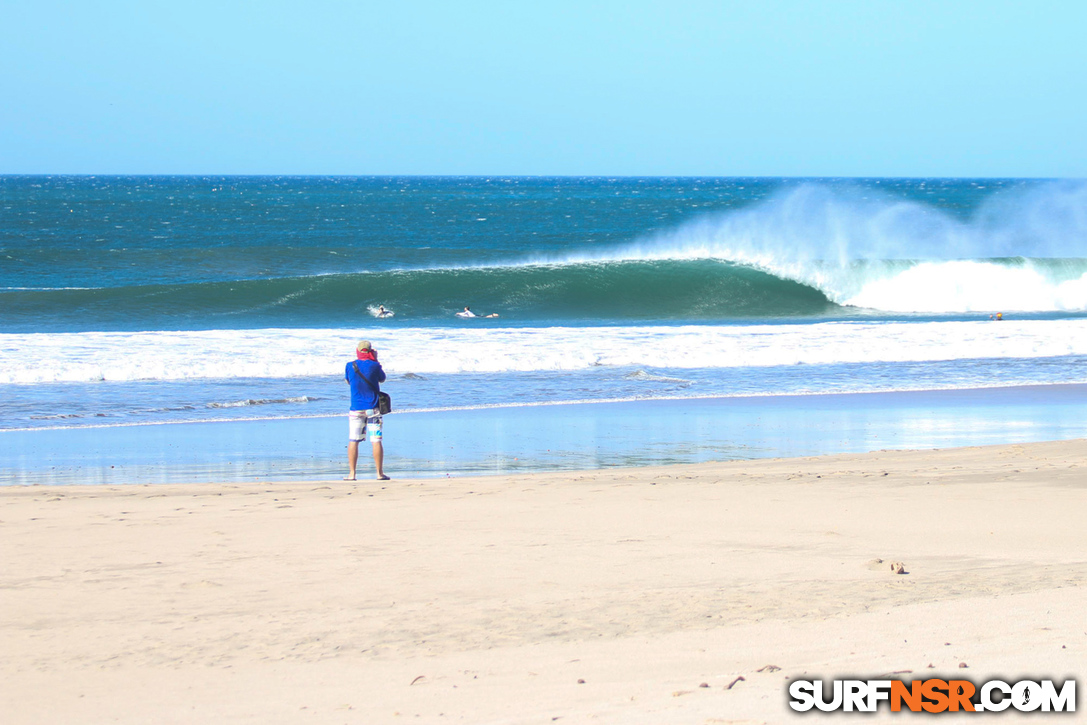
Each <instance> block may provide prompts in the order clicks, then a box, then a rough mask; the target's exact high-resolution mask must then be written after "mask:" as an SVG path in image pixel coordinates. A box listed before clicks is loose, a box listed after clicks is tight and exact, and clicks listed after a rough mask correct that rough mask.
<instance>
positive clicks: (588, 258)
mask: <svg viewBox="0 0 1087 725" xmlns="http://www.w3.org/2000/svg"><path fill="white" fill-rule="evenodd" d="M381 306H383V307H384V308H385V309H386V310H389V311H391V313H392V315H391V316H387V317H379V316H378V314H379V312H378V311H379V309H380V307H381ZM466 306H470V307H471V309H472V310H473V311H474V312H476V313H478V315H479V316H477V317H475V318H471V319H464V318H461V317H457V316H456V313H457V312H458V311H460V310H462V309H463V308H464V307H466ZM486 315H496V317H487V316H486ZM998 316H999V319H998ZM360 338H366V339H369V340H371V341H372V343H373V345H374V347H375V348H376V349H377V350H378V351H379V355H380V359H381V362H382V364H383V365H384V367H385V369H386V371H387V373H388V375H389V379H388V381H387V383H386V385H385V389H386V390H387V391H388V392H389V393H391V395H392V396H393V401H394V407H395V410H396V413H395V414H394V415H391V416H389V420H388V421H387V423H391V422H393V420H399V421H402V422H401V423H398V425H402V426H407V427H412V426H415V430H416V432H418V431H421V430H423V429H424V428H425V427H426V425H429V424H426V425H424V423H423V422H422V421H424V420H430V421H434V420H438V419H441V420H449V421H451V422H450V423H448V425H451V426H457V425H459V423H458V422H457V421H466V420H469V419H471V420H477V421H478V420H479V418H478V415H480V414H478V413H474V414H473V415H474V416H476V417H472V416H468V415H467V411H498V410H503V411H509V410H510V409H514V410H520V411H522V414H521V417H522V418H523V419H524V420H529V419H530V418H532V415H530V414H528V413H525V412H524V411H527V410H529V409H531V408H538V407H552V406H555V405H557V404H570V406H568V407H567V410H568V411H574V410H576V411H578V415H579V416H581V417H584V416H590V417H591V416H592V415H594V414H593V413H591V411H592V410H594V408H593V407H592V405H590V404H596V405H597V406H598V407H597V408H595V409H596V410H600V411H603V410H605V408H603V407H599V406H605V405H606V406H615V405H620V404H623V403H631V404H637V406H640V407H629V408H627V409H628V410H630V411H635V410H637V411H645V410H649V411H653V410H657V411H660V410H663V409H664V408H665V407H666V408H667V409H668V410H669V411H675V410H679V409H681V408H682V406H684V405H687V404H689V403H690V401H724V402H723V403H721V405H725V404H727V402H728V401H741V400H746V401H751V400H769V399H770V398H773V397H775V396H783V397H788V398H789V399H804V398H805V397H806V396H807V398H810V396H846V397H840V398H836V399H840V400H857V398H856V395H857V394H904V393H907V392H909V391H932V390H949V391H954V390H959V391H964V390H978V389H991V390H1010V389H1018V388H1022V387H1024V386H1030V387H1033V388H1037V387H1038V386H1055V387H1053V388H1052V389H1053V390H1058V389H1060V390H1066V389H1068V388H1065V387H1059V386H1068V385H1073V386H1075V385H1081V384H1085V383H1087V374H1085V370H1087V368H1085V365H1084V363H1085V361H1087V184H1084V183H1081V182H1071V181H1069V182H1061V181H1045V180H994V179H983V180H980V179H979V180H971V179H850V180H838V179H765V178H759V179H740V178H705V179H702V178H500V177H494V178H481V177H465V178H460V177H442V178H435V177H362V178H338V177H115V176H109V177H65V176H58V177H46V176H27V177H18V176H5V177H0V470H3V469H6V470H7V475H8V478H9V479H12V480H14V479H16V478H17V479H18V480H23V479H22V478H20V476H22V474H21V473H20V472H21V471H24V469H27V468H28V467H31V468H33V467H34V465H36V464H34V463H33V462H28V459H27V458H26V455H25V451H26V450H27V448H26V447H27V446H31V447H32V448H34V449H35V450H38V448H37V447H36V446H37V444H32V443H27V442H26V441H33V440H39V441H40V440H45V438H38V439H34V438H28V437H27V435H28V434H32V433H43V434H44V433H46V432H48V433H49V440H57V439H56V438H55V436H57V435H63V432H64V431H82V432H81V433H80V438H79V440H80V441H82V442H83V443H82V444H81V445H84V446H86V445H88V443H87V442H88V441H91V442H92V444H93V441H95V440H106V438H107V436H106V435H105V434H104V433H101V434H94V433H91V432H90V431H93V430H99V431H102V430H103V429H106V428H117V427H125V428H133V429H138V430H137V432H134V433H132V435H137V436H139V435H147V433H146V431H147V430H149V428H148V427H150V426H159V425H163V424H170V425H174V426H179V427H175V428H171V429H170V430H171V431H177V432H178V434H180V432H181V431H186V430H192V427H191V425H192V424H204V423H215V422H219V423H221V422H224V421H250V422H257V421H265V422H267V421H280V422H282V421H287V422H289V421H303V420H308V419H328V420H331V416H340V415H342V414H343V412H344V410H345V409H346V406H347V395H346V393H347V389H346V385H345V384H344V382H343V368H344V365H345V363H346V362H348V361H349V360H350V359H352V357H353V350H354V343H355V341H356V340H358V339H360ZM849 396H853V397H849ZM654 401H657V402H656V403H655V404H654ZM646 405H649V406H650V407H649V408H648V409H647V408H645V406H646ZM700 405H702V404H701V403H700ZM746 405H747V406H748V408H750V403H748V404H746ZM805 405H806V404H805ZM849 405H853V404H852V403H850V404H849ZM620 409H622V408H620ZM684 409H685V408H684ZM745 409H747V408H745ZM608 410H613V409H612V408H608ZM692 410H693V409H692ZM699 410H703V408H699ZM457 411H462V414H460V415H458V414H457ZM400 414H403V415H400ZM699 414H700V415H701V413H699ZM494 415H498V414H497V413H495V414H494ZM501 415H502V416H503V420H509V419H510V416H509V413H508V412H507V413H502V414H501ZM609 415H611V413H609ZM631 415H636V416H642V415H643V413H642V412H638V413H636V414H635V413H633V412H632V413H631ZM649 415H650V417H652V416H653V413H650V414H649ZM1039 415H1040V416H1042V417H1044V413H1039ZM427 416H430V418H429V419H428V418H427ZM515 418H516V416H515ZM411 420H415V421H417V422H415V423H412V422H411ZM488 420H497V418H494V417H493V416H492V418H490V419H488ZM280 425H281V426H282V425H285V424H283V423H280ZM299 425H301V424H299ZM336 425H339V422H337V423H336ZM1077 425H1078V423H1077V422H1076V421H1074V420H1073V421H1071V422H1070V423H1068V425H1067V426H1066V427H1065V428H1062V430H1063V431H1065V432H1064V433H1062V435H1075V434H1077V433H1076V431H1077V430H1078V429H1077V427H1076V426H1077ZM185 426H189V427H185ZM711 427H712V426H711ZM250 429H251V430H254V431H255V430H256V427H255V426H251V427H250ZM296 429H297V430H301V428H296ZM221 430H225V429H221ZM240 430H242V431H243V433H241V434H239V435H242V437H243V438H244V435H245V434H244V430H246V429H245V428H242V429H240ZM307 430H308V428H307ZM139 431H143V432H139ZM1084 432H1087V429H1085V430H1084V431H1082V432H1080V433H1078V434H1084ZM15 433H19V434H20V435H18V436H15V435H14V434H15ZM96 435H97V436H98V437H97V438H96V437H95V436H96ZM201 435H203V434H201ZM492 435H493V434H492ZM554 435H555V440H556V444H555V445H556V446H560V445H561V443H560V442H561V439H562V435H563V434H562V433H561V431H560V430H558V429H556V432H555V433H554ZM572 435H573V434H572ZM576 435H582V436H583V435H585V434H584V432H582V433H577V434H576ZM691 435H693V436H694V437H695V438H698V436H699V435H700V434H698V433H692V434H691ZM73 436H74V434H73ZM88 436H90V437H89V438H88ZM631 436H633V437H631ZM711 438H712V440H713V441H715V443H714V444H713V445H709V446H708V447H703V448H700V449H699V450H700V451H701V452H700V453H699V454H698V459H699V460H703V459H707V457H708V458H712V457H714V455H715V452H716V453H717V454H719V455H720V457H729V456H732V455H734V454H735V452H729V448H728V441H727V439H726V438H723V437H721V435H720V434H719V432H715V433H714V434H713V436H709V437H707V438H706V440H710V439H711ZM16 440H17V441H19V442H18V443H15V442H14V441H16ZM60 440H62V441H63V440H64V439H60ZM71 440H75V438H74V437H73V438H71ZM307 440H308V439H307ZM315 440H316V439H314V440H308V442H307V443H306V446H307V450H308V451H310V452H312V447H313V446H314V445H319V444H318V443H316V442H315ZM419 440H422V439H420V438H418V436H417V437H416V445H417V446H418V445H423V444H422V443H419V442H418V441H419ZM636 440H637V436H636V435H635V434H633V433H632V434H630V435H628V436H627V442H626V443H625V444H622V445H626V446H630V445H636ZM911 440H913V441H914V442H915V443H916V442H917V440H915V439H913V438H911ZM963 441H965V442H970V439H969V438H968V437H967V438H964V439H963V440H962V441H959V442H963ZM941 442H944V441H942V440H941ZM693 443H698V441H694V442H693ZM757 443H758V442H757V440H755V439H752V438H751V437H750V436H747V438H745V444H744V445H747V446H749V448H750V447H751V446H754V448H758V445H757ZM920 444H921V445H922V447H924V445H923V444H924V440H921V441H920ZM60 445H61V446H63V445H64V443H63V442H61V443H60ZM544 445H547V444H546V442H545V444H544ZM609 445H612V447H613V448H614V447H615V446H620V447H622V445H620V444H619V443H613V444H609ZM672 447H673V448H674V447H675V446H672ZM342 448H343V441H342V440H331V441H329V443H328V450H327V451H322V452H320V454H319V455H317V458H319V459H320V460H322V461H337V462H338V461H339V460H340V458H341V457H342ZM388 449H389V461H390V466H389V467H390V468H391V469H392V470H396V469H395V466H396V464H397V462H398V460H399V462H400V463H401V464H403V465H402V467H401V471H402V472H403V473H404V474H406V475H415V474H419V475H424V474H425V475H440V474H441V473H443V472H446V473H448V472H450V471H454V472H458V473H461V472H472V471H477V470H491V469H490V468H489V464H486V465H484V464H483V463H479V461H483V460H484V459H486V460H491V459H493V456H494V455H496V454H495V452H494V451H490V452H488V451H487V450H486V446H485V445H483V446H479V445H476V444H473V446H472V449H473V450H474V451H476V452H475V453H473V455H474V456H476V458H475V459H473V460H474V461H476V463H478V465H476V464H471V465H460V464H456V465H454V464H450V465H449V466H446V467H444V468H443V467H442V466H433V465H424V464H423V463H420V462H419V461H420V459H419V457H418V456H416V455H415V454H416V453H417V452H418V451H415V452H413V451H408V450H402V449H401V450H399V451H398V450H397V447H396V445H395V444H394V443H393V442H392V441H390V443H389V444H388ZM540 450H541V454H540V456H538V457H536V458H534V459H532V460H534V461H536V463H535V464H533V465H536V466H537V467H547V465H549V464H547V462H546V461H545V458H546V456H545V455H544V453H547V452H548V451H549V449H548V448H546V447H542V448H541V449H540ZM760 450H761V449H760ZM766 450H768V451H770V453H773V452H775V451H780V450H781V449H780V446H778V447H773V446H771V447H769V448H767V449H766ZM821 450H822V449H819V450H815V451H814V452H820V451H821ZM239 455H242V454H239ZM503 455H505V454H503ZM192 456H193V457H194V458H193V461H194V463H193V465H196V464H197V463H198V461H196V459H198V458H199V452H198V451H197V452H194V453H192ZM398 456H399V457H400V458H399V459H398V458H397V457H398ZM488 456H490V458H488ZM99 458H100V457H99ZM266 458H267V456H265V459H266ZM510 458H512V457H510ZM605 458H607V456H605ZM620 458H622V457H621V456H620ZM477 459H478V460H477ZM94 460H99V459H98V458H96V459H94ZM103 460H104V459H103ZM262 460H263V459H262ZM428 460H431V459H428ZM578 460H581V459H578ZM609 460H612V459H609ZM615 460H618V459H615ZM623 460H629V459H625V458H624V459H623ZM652 460H665V459H663V458H657V459H652ZM667 460H671V459H667ZM683 460H693V459H690V458H687V459H683ZM461 463H463V461H461ZM582 463H584V461H582ZM73 465H76V464H73ZM87 465H92V464H91V463H88V464H87ZM93 465H97V464H93ZM322 465H326V467H327V465H331V464H322ZM337 465H339V464H338V463H337ZM609 465H610V464H609ZM529 467H530V468H531V467H532V466H531V465H530V466H529ZM76 468H78V465H76ZM73 470H74V469H73ZM292 470H294V469H292ZM321 470H322V471H323V470H324V469H321ZM144 471H145V473H146V466H144ZM296 473H297V472H296ZM303 473H304V467H303ZM220 475H221V474H220ZM298 475H302V473H298ZM0 480H3V479H0Z"/></svg>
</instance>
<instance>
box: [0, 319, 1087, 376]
mask: <svg viewBox="0 0 1087 725" xmlns="http://www.w3.org/2000/svg"><path fill="white" fill-rule="evenodd" d="M373 333H374V331H372V330H371V331H368V332H364V333H360V332H355V331H345V330H327V329H317V330H304V329H303V330H298V329H264V330H205V331H184V332H82V333H61V334H39V333H31V334H12V333H9V334H0V383H18V384H34V383H49V382H64V381H134V380H185V379H198V378H203V379H231V378H292V377H307V376H310V377H313V376H322V377H323V376H336V377H342V376H343V374H344V365H345V364H346V361H347V360H348V353H350V351H351V350H353V349H354V345H355V341H356V340H357V339H358V337H359V335H360V334H363V335H365V336H366V337H368V338H369V339H371V340H372V341H373V343H374V345H375V346H376V347H377V348H379V350H380V354H381V361H382V364H383V365H384V367H385V368H386V370H387V371H388V372H389V373H391V374H405V373H413V374H425V373H458V372H474V373H488V372H490V373H501V372H526V371H562V370H583V369H587V368H590V367H594V366H616V367H622V366H631V367H641V366H645V365H650V366H652V367H656V368H726V367H727V368H733V367H767V366H780V365H797V364H835V363H874V362H921V361H936V360H955V359H975V358H1042V357H1057V356H1064V355H1087V320H1084V319H1060V320H1029V321H1016V320H1006V321H1004V322H987V321H969V322H963V321H947V322H894V321H891V322H824V323H815V324H807V325H705V326H701V325H684V326H675V327H670V326H630V327H547V328H472V329H448V328H397V329H394V328H389V329H386V330H382V331H381V332H380V335H375V334H373Z"/></svg>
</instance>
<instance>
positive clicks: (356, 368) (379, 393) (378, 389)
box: [351, 360, 381, 395]
mask: <svg viewBox="0 0 1087 725" xmlns="http://www.w3.org/2000/svg"><path fill="white" fill-rule="evenodd" d="M351 367H353V368H355V374H356V375H358V376H359V377H360V378H362V379H363V380H365V379H366V378H363V377H362V371H361V370H359V362H358V360H356V361H355V362H353V363H351ZM377 394H378V395H381V386H380V385H379V386H377Z"/></svg>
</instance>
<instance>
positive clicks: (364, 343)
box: [355, 340, 370, 352]
mask: <svg viewBox="0 0 1087 725" xmlns="http://www.w3.org/2000/svg"><path fill="white" fill-rule="evenodd" d="M369 349H370V341H369V340H359V344H358V345H355V351H356V352H362V351H363V350H369Z"/></svg>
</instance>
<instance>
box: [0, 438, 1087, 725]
mask: <svg viewBox="0 0 1087 725" xmlns="http://www.w3.org/2000/svg"><path fill="white" fill-rule="evenodd" d="M1085 472H1087V440H1084V439H1078V440H1070V441H1058V442H1047V443H1031V444H1023V445H998V446H986V447H970V448H957V449H941V450H925V451H881V452H875V453H864V454H839V455H832V456H820V457H806V458H787V459H762V460H750V461H731V462H722V463H700V464H691V465H673V466H643V467H635V468H616V469H606V470H594V471H560V472H548V473H535V474H514V475H504V476H485V477H464V478H455V479H414V480H405V481H393V482H390V483H387V484H385V483H377V482H371V481H363V480H360V481H358V482H354V483H345V482H330V481H294V482H289V483H268V482H253V483H230V484H224V483H191V484H156V485H142V486H128V485H118V486H100V485H77V486H72V485H67V486H51V487H50V486H7V487H2V488H0V526H2V527H3V530H4V532H5V534H6V537H5V538H6V540H7V541H8V542H9V544H8V546H9V554H8V556H7V557H5V562H4V565H3V570H2V571H3V573H2V580H0V607H2V611H4V613H5V617H3V618H2V620H0V621H2V622H3V623H2V624H0V646H2V647H3V650H4V651H5V652H6V653H8V657H6V658H5V660H4V662H3V664H0V682H3V683H4V684H3V685H2V686H0V709H2V710H3V711H4V712H5V713H7V717H8V721H9V722H12V723H24V722H26V723H30V722H40V721H43V720H51V721H76V720H78V721H81V722H106V721H110V722H113V721H120V722H146V721H148V720H152V721H162V720H170V721H176V722H197V721H209V720H214V721H218V722H271V723H276V722H283V723H288V722H297V721H298V719H299V718H300V717H302V716H306V717H313V718H316V721H318V722H326V721H336V722H341V721H342V722H351V723H355V722H358V723H363V722H365V723H373V722H378V723H384V722H400V721H402V720H404V719H411V720H412V721H414V722H427V723H430V722H448V721H454V720H457V719H461V720H465V721H469V722H481V723H491V722H493V723H499V722H502V723H535V722H551V721H552V718H556V717H559V718H562V720H565V721H567V722H581V721H584V720H587V719H590V718H593V719H595V720H598V721H600V722H615V723H631V722H633V723H653V722H713V721H714V720H713V719H714V718H717V719H723V720H750V721H753V722H780V721H784V720H790V719H791V718H792V717H793V714H792V713H791V711H789V710H788V708H787V706H786V705H785V694H784V693H785V684H786V679H785V678H787V677H796V676H798V675H800V674H805V673H806V674H808V675H819V676H825V677H828V678H829V677H832V676H835V675H840V674H848V673H852V674H859V675H871V676H875V675H879V674H884V673H906V674H903V675H901V676H905V677H908V676H911V675H912V676H922V677H924V676H929V675H931V676H939V675H940V674H944V675H954V676H956V677H961V676H963V675H966V676H968V677H969V678H971V679H974V680H981V679H985V678H987V677H990V676H994V675H1003V676H1014V675H1028V674H1040V673H1044V674H1046V675H1053V676H1054V677H1064V676H1076V675H1079V674H1081V673H1078V672H1077V671H1076V668H1077V667H1079V666H1081V664H1082V662H1083V661H1085V657H1087V637H1085V636H1084V635H1083V633H1082V626H1081V625H1082V605H1083V602H1084V601H1085V594H1087V555H1085V554H1084V552H1085V551H1087V531H1085V530H1084V529H1083V527H1082V525H1081V521H1080V515H1081V512H1082V511H1083V510H1085V509H1084V506H1085V505H1087V485H1085V483H1084V481H1085V480H1087V478H1085V476H1084V474H1085ZM877 558H879V559H882V560H883V562H882V563H881V564H878V565H877V564H874V563H873V562H874V560H875V559H877ZM892 561H901V562H904V564H905V567H906V571H908V574H904V575H895V574H893V573H892V572H891V571H890V570H889V568H888V569H885V568H884V566H889V564H888V562H892ZM945 642H946V643H948V644H945ZM960 662H964V663H966V665H967V668H968V669H966V670H965V672H964V671H963V670H962V669H960V668H959V663H960ZM767 665H772V666H773V667H777V668H780V670H774V671H771V670H770V669H768V668H766V666H767ZM929 665H932V667H931V668H929ZM741 676H742V677H743V678H744V679H743V680H741V681H739V682H738V684H736V685H735V686H734V687H733V688H732V689H726V687H727V685H728V684H729V683H730V682H732V681H733V680H735V679H736V678H737V677H741ZM579 680H584V683H583V684H579V682H578V681H579ZM702 683H706V684H707V685H708V687H700V685H701V684H702ZM875 717H876V719H877V720H880V721H882V720H883V719H885V718H886V719H890V717H891V715H890V713H887V712H881V713H879V714H877V715H876V716H875ZM562 720H559V722H561V721H562Z"/></svg>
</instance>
